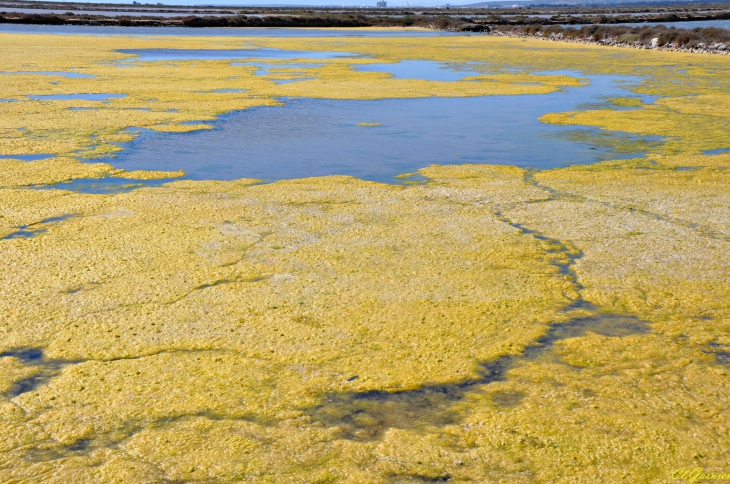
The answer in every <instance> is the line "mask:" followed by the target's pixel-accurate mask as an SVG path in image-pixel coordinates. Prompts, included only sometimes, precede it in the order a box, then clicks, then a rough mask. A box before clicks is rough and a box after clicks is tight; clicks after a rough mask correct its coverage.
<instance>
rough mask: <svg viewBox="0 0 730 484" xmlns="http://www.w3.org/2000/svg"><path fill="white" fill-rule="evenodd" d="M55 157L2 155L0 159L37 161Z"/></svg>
mask: <svg viewBox="0 0 730 484" xmlns="http://www.w3.org/2000/svg"><path fill="white" fill-rule="evenodd" d="M55 157H56V155H0V160H23V161H36V160H46V159H48V158H55Z"/></svg>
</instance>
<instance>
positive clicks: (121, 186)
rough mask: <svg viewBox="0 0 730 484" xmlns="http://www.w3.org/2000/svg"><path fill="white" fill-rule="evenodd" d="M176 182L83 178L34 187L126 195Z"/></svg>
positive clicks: (35, 186)
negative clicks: (134, 191)
mask: <svg viewBox="0 0 730 484" xmlns="http://www.w3.org/2000/svg"><path fill="white" fill-rule="evenodd" d="M171 181H175V179H173V178H168V179H162V180H134V179H131V178H81V179H77V180H71V181H66V182H61V183H55V184H53V185H34V186H32V187H31V188H34V189H36V190H53V189H59V190H69V191H72V192H76V193H89V194H96V195H98V194H105V195H111V194H115V193H126V192H131V191H132V190H136V189H138V188H143V187H157V186H160V185H163V184H165V183H169V182H171Z"/></svg>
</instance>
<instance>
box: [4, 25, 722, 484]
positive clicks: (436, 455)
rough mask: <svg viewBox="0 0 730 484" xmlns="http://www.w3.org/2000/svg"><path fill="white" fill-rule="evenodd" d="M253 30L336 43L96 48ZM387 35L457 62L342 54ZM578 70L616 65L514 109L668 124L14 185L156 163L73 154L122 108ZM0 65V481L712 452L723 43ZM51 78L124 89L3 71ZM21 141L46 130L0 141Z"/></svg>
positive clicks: (504, 88)
mask: <svg viewBox="0 0 730 484" xmlns="http://www.w3.org/2000/svg"><path fill="white" fill-rule="evenodd" d="M313 35H315V34H313ZM257 47H261V48H276V49H286V50H298V51H327V52H348V53H354V54H363V55H362V56H361V57H356V58H349V59H345V58H330V59H308V58H306V57H305V58H303V59H299V60H297V62H298V63H307V62H310V63H311V64H312V66H311V67H309V66H305V67H304V70H305V72H306V75H307V80H303V81H300V82H293V83H285V84H279V83H276V82H274V81H275V80H282V79H291V78H292V77H301V72H302V69H303V68H302V67H301V66H298V67H297V68H296V69H294V68H288V67H286V66H285V64H282V67H281V68H275V67H274V68H272V69H270V70H269V71H268V73H267V74H266V75H256V74H257V72H256V68H255V67H253V66H234V65H231V62H230V61H224V60H195V61H159V62H140V61H135V58H134V56H132V55H129V54H123V53H119V52H117V50H118V49H141V48H164V49H183V48H184V49H241V48H257ZM400 59H412V60H413V59H415V60H434V61H442V62H455V63H465V62H472V63H479V65H480V66H482V67H481V69H483V74H480V75H477V76H473V77H470V78H468V79H465V80H463V81H456V82H432V81H421V80H408V79H396V78H393V77H392V76H390V75H389V74H385V73H377V72H358V71H356V70H355V69H354V68H353V66H354V65H356V64H358V63H372V62H396V61H398V60H400ZM271 62H273V63H276V62H277V61H275V60H274V61H271ZM474 65H476V64H474ZM477 68H478V67H474V69H477ZM576 70H579V71H582V72H584V73H586V74H596V73H598V74H614V75H621V76H640V77H641V80H640V81H639V82H638V83H636V85H634V86H633V87H631V90H632V91H633V93H632V92H631V91H629V90H627V96H626V97H625V98H620V99H612V100H609V101H607V103H606V105H605V106H603V107H600V106H599V107H595V108H593V109H587V110H584V111H580V112H570V113H551V114H549V115H546V116H545V117H544V118H543V122H547V123H559V124H576V125H582V126H594V127H599V128H604V129H609V130H617V131H624V132H629V133H635V134H643V135H654V136H661V137H664V138H665V142H664V143H662V144H660V145H658V147H657V148H656V150H655V152H652V153H648V154H646V156H645V157H643V158H638V159H633V160H628V161H613V162H605V163H601V164H597V165H591V166H587V167H586V166H582V167H569V168H563V169H555V170H544V171H538V170H525V169H522V168H518V167H509V166H489V165H481V166H479V165H462V166H431V167H425V168H424V169H423V170H421V171H420V174H421V175H423V176H424V177H425V178H426V180H427V181H426V182H424V183H421V184H413V185H387V184H379V183H373V182H366V181H362V180H358V179H354V178H350V177H336V176H331V177H323V178H311V179H298V180H285V181H280V182H276V183H269V184H259V183H256V181H255V180H237V181H190V180H184V179H182V180H178V181H172V182H169V183H165V184H164V185H162V186H157V187H148V188H139V189H137V190H133V191H128V192H126V193H117V194H106V195H99V194H88V193H75V192H72V191H67V190H62V189H51V190H38V189H35V188H33V187H34V186H36V185H44V184H51V183H57V182H61V181H66V180H73V179H79V178H99V177H120V176H121V177H124V178H138V179H143V180H144V179H152V178H175V177H179V176H182V175H183V173H162V172H155V171H154V167H150V171H142V172H131V173H130V172H124V171H123V170H119V169H116V168H114V167H113V166H111V165H108V164H104V163H96V162H94V161H93V158H95V157H99V156H103V155H108V154H110V153H113V152H114V151H119V150H120V149H122V148H120V147H119V144H118V143H119V142H120V141H122V142H123V141H128V140H130V139H132V138H133V137H134V136H135V134H134V133H130V132H129V131H126V129H127V128H129V127H143V128H150V129H155V130H160V131H188V130H196V129H207V128H209V127H210V125H209V124H206V123H205V121H210V120H214V119H216V117H217V116H219V115H221V114H223V113H226V112H230V111H232V110H241V109H247V108H250V107H253V106H262V105H278V104H280V102H279V101H277V100H276V99H277V98H280V97H287V96H292V97H310V98H330V99H382V98H406V97H430V96H444V97H464V96H482V95H506V94H533V95H535V96H534V99H535V102H536V103H537V102H540V96H539V95H540V94H546V93H550V92H555V91H557V90H559V89H561V88H564V87H571V86H580V85H581V83H583V82H584V81H583V80H581V79H580V78H579V76H576V75H575V74H569V73H563V74H561V73H559V72H558V73H557V74H555V75H549V76H545V75H536V73H538V72H542V71H566V72H573V71H576ZM0 71H2V72H3V73H4V74H0V98H1V99H2V100H3V102H0V154H2V155H5V156H8V158H5V159H0V237H3V239H2V240H0V260H1V261H2V271H0V294H1V297H0V394H1V395H2V396H0V481H2V482H41V481H42V482H58V483H69V482H79V483H88V482H125V483H126V482H131V483H141V482H150V483H152V482H198V481H199V482H237V481H240V482H277V483H278V482H351V483H365V482H372V483H376V482H437V481H448V482H466V481H469V482H544V483H554V482H581V483H583V482H596V483H605V482H689V480H690V479H692V477H691V476H692V475H695V476H698V475H700V474H699V473H706V474H707V475H715V476H719V475H722V474H726V473H730V461H728V447H729V446H730V436H729V435H728V432H729V431H730V421H729V420H728V416H727V410H728V403H729V398H730V393H729V390H730V375H729V372H730V368H728V362H730V336H728V331H729V330H730V256H729V254H730V235H729V234H730V211H729V210H728V206H729V205H730V185H729V183H730V171H728V168H729V167H730V154H727V153H726V154H723V153H722V151H721V150H720V151H717V150H718V149H721V148H727V147H730V134H729V133H730V120H729V116H730V57H727V56H706V55H705V56H703V55H690V54H680V53H664V52H652V51H635V50H620V49H613V48H607V47H606V48H600V47H591V46H583V45H573V44H561V43H548V42H540V41H533V40H530V41H526V40H520V39H504V38H489V37H481V36H464V37H462V36H449V37H412V38H408V37H406V38H388V37H357V38H348V37H339V38H332V37H319V38H317V37H314V36H313V37H308V38H302V37H300V38H273V37H267V38H253V37H249V38H244V37H206V38H202V37H157V38H135V37H91V36H52V35H38V36H32V35H14V34H0ZM41 71H42V72H61V73H63V72H66V73H68V72H74V73H78V74H84V75H85V76H83V77H66V75H61V74H56V75H50V76H49V75H39V74H37V72H41ZM219 90H239V91H240V92H215V91H219ZM78 93H108V94H124V95H126V97H116V98H110V99H107V100H106V101H102V100H78V99H72V100H57V99H56V100H54V99H32V98H29V97H28V96H29V95H35V96H43V95H63V94H78ZM638 94H649V95H654V96H658V99H657V101H656V102H654V103H652V104H643V103H642V99H643V98H642V97H640V96H638ZM72 108H73V109H72ZM79 108H85V109H79ZM191 121H197V122H200V124H194V125H190V124H188V122H191ZM711 150H715V151H716V153H715V154H706V153H705V152H708V151H711ZM29 154H41V155H42V154H48V155H56V156H55V157H53V158H48V157H46V158H45V159H41V160H36V161H24V160H23V159H13V158H12V155H29ZM160 156H165V154H164V153H161V154H160ZM210 156H211V159H212V160H214V157H215V154H214V153H211V155H210ZM61 186H62V185H61ZM697 469H699V470H697ZM702 475H704V474H702ZM694 479H697V477H695V478H694Z"/></svg>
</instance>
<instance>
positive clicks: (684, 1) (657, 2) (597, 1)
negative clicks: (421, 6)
mask: <svg viewBox="0 0 730 484" xmlns="http://www.w3.org/2000/svg"><path fill="white" fill-rule="evenodd" d="M717 3H722V2H718V1H717V0H681V1H672V0H644V1H636V0H626V1H622V0H615V1H606V0H555V1H550V0H539V1H526V0H516V1H492V2H479V3H469V4H458V6H459V7H464V8H510V7H512V6H513V5H517V6H520V7H576V6H580V7H601V6H609V5H621V6H625V7H639V6H644V5H647V6H653V7H656V6H679V5H697V4H717ZM453 5H454V6H457V4H453Z"/></svg>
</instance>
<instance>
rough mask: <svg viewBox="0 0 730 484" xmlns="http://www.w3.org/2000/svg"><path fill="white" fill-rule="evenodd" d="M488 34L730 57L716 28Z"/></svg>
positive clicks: (726, 37) (500, 30) (501, 29)
mask: <svg viewBox="0 0 730 484" xmlns="http://www.w3.org/2000/svg"><path fill="white" fill-rule="evenodd" d="M489 33H490V35H502V36H510V37H525V38H526V37H529V38H538V39H544V40H554V41H561V42H575V43H582V44H598V45H610V46H614V47H628V48H634V49H658V50H665V51H681V52H694V53H703V54H725V55H728V54H730V31H728V30H725V29H718V28H715V27H708V28H704V29H703V28H696V29H692V30H686V29H677V28H674V27H669V28H668V27H666V26H664V25H657V26H642V27H627V26H607V25H589V26H584V27H582V28H580V29H576V28H573V27H562V26H559V25H550V26H547V25H539V26H521V27H514V26H506V25H502V26H496V27H492V28H490V32H489Z"/></svg>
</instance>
